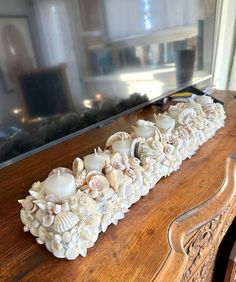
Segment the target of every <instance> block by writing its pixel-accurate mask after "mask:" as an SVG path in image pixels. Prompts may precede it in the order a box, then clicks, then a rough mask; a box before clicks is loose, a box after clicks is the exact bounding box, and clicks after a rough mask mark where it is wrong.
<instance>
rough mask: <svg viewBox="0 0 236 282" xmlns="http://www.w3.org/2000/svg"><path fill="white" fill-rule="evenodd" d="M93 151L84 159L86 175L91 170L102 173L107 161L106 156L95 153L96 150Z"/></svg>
mask: <svg viewBox="0 0 236 282" xmlns="http://www.w3.org/2000/svg"><path fill="white" fill-rule="evenodd" d="M94 151H95V153H94V154H90V155H87V156H85V157H84V166H85V169H86V171H87V173H88V172H89V171H92V170H96V171H102V169H103V167H104V166H105V162H106V160H107V155H106V154H101V153H97V152H96V150H94Z"/></svg>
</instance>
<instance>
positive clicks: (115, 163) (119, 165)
mask: <svg viewBox="0 0 236 282" xmlns="http://www.w3.org/2000/svg"><path fill="white" fill-rule="evenodd" d="M122 155H124V156H126V157H127V155H126V154H125V153H123V154H122ZM124 158H125V157H124ZM110 165H111V166H112V167H113V168H115V169H121V170H124V169H125V166H124V164H123V157H122V156H121V154H120V153H115V154H114V155H113V156H112V157H111V160H110Z"/></svg>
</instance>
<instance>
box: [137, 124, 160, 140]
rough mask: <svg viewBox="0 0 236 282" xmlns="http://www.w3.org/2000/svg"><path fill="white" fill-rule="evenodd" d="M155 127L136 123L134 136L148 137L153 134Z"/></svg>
mask: <svg viewBox="0 0 236 282" xmlns="http://www.w3.org/2000/svg"><path fill="white" fill-rule="evenodd" d="M154 133H155V128H154V127H153V126H148V125H138V126H136V127H135V129H134V134H135V137H144V138H149V137H152V136H154Z"/></svg>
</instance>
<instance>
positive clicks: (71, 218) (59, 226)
mask: <svg viewBox="0 0 236 282" xmlns="http://www.w3.org/2000/svg"><path fill="white" fill-rule="evenodd" d="M78 222H79V217H78V216H77V215H76V214H74V213H73V212H70V211H68V212H61V213H60V214H58V215H56V216H55V219H54V223H53V225H52V228H53V229H54V230H55V231H56V232H58V233H63V232H65V231H67V230H70V229H71V228H72V227H74V226H75V225H76V224H77V223H78Z"/></svg>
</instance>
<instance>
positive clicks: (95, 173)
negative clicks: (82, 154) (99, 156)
mask: <svg viewBox="0 0 236 282" xmlns="http://www.w3.org/2000/svg"><path fill="white" fill-rule="evenodd" d="M95 175H103V174H102V173H101V172H100V171H97V170H92V171H90V172H89V173H88V174H87V177H86V182H87V183H89V181H90V180H91V178H92V177H93V176H95Z"/></svg>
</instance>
